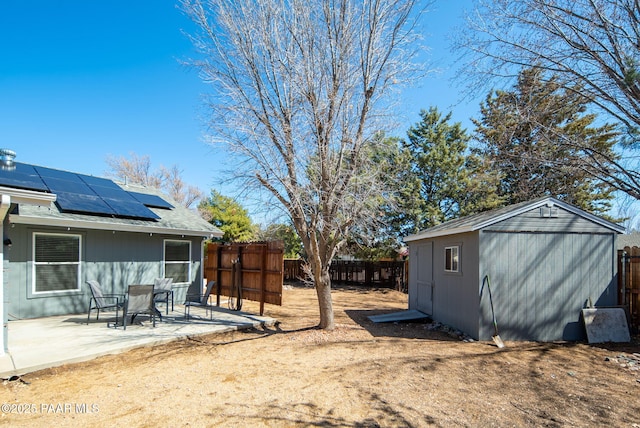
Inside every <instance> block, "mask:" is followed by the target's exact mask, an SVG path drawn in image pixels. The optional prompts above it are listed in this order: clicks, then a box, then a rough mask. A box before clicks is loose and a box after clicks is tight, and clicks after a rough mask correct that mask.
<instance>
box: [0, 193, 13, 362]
mask: <svg viewBox="0 0 640 428" xmlns="http://www.w3.org/2000/svg"><path fill="white" fill-rule="evenodd" d="M9 207H11V196H9V195H1V196H0V219H1V220H2V224H3V226H4V220H5V218H6V217H7V213H8V212H9ZM0 242H2V243H3V244H2V246H1V247H0V266H1V267H2V269H0V316H2V335H0V356H3V355H4V354H5V352H6V351H7V350H8V348H7V346H8V345H9V343H8V337H9V335H8V325H7V323H8V319H9V317H8V315H7V304H6V303H7V302H6V301H5V293H4V289H5V283H4V270H5V267H4V248H5V246H4V227H0Z"/></svg>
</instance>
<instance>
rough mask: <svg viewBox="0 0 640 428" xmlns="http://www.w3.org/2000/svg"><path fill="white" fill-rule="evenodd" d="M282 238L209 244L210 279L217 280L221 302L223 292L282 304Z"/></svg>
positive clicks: (207, 266) (207, 274) (207, 267)
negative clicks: (278, 239) (268, 240)
mask: <svg viewBox="0 0 640 428" xmlns="http://www.w3.org/2000/svg"><path fill="white" fill-rule="evenodd" d="M283 256H284V243H283V242H282V241H271V242H251V243H235V244H216V243H211V244H208V246H207V258H206V261H205V268H204V273H205V277H206V278H207V281H211V280H215V281H216V293H217V305H218V306H220V296H228V297H229V298H230V299H235V301H236V302H240V304H239V305H237V306H236V307H235V308H234V309H238V310H240V308H241V302H242V299H246V300H252V301H255V302H260V315H263V314H264V304H265V303H269V304H272V305H282V284H283V272H284V268H283V258H284V257H283Z"/></svg>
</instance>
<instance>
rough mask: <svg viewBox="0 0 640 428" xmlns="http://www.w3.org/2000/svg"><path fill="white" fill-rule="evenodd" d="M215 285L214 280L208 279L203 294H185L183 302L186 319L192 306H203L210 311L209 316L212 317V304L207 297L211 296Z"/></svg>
mask: <svg viewBox="0 0 640 428" xmlns="http://www.w3.org/2000/svg"><path fill="white" fill-rule="evenodd" d="M215 285H216V282H215V281H209V283H208V284H207V288H206V289H205V292H204V294H195V295H187V299H186V301H185V302H184V316H185V318H186V319H187V320H188V319H189V315H190V313H191V307H192V306H196V307H200V308H205V309H206V311H207V312H208V313H210V315H211V316H210V318H211V319H212V318H213V311H212V310H211V309H212V306H211V305H209V297H210V296H211V292H212V291H213V287H214V286H215ZM205 314H206V312H205Z"/></svg>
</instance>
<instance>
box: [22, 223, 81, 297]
mask: <svg viewBox="0 0 640 428" xmlns="http://www.w3.org/2000/svg"><path fill="white" fill-rule="evenodd" d="M42 235H48V236H64V237H70V238H74V237H75V238H78V261H77V262H61V263H58V264H69V265H77V266H78V272H77V278H76V285H77V287H76V288H67V289H59V290H47V291H36V279H37V275H36V268H37V266H42V265H43V264H40V263H38V262H36V250H37V247H36V237H37V236H42ZM31 237H32V245H31V260H32V261H33V262H32V263H31V266H32V267H31V293H30V296H33V297H36V296H47V295H59V294H68V293H75V292H78V291H81V290H82V280H81V278H82V235H81V234H79V233H60V232H56V233H52V232H33V233H32V235H31Z"/></svg>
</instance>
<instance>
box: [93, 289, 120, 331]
mask: <svg viewBox="0 0 640 428" xmlns="http://www.w3.org/2000/svg"><path fill="white" fill-rule="evenodd" d="M87 284H88V285H89V289H90V290H91V298H90V299H89V309H88V310H87V324H89V320H90V318H91V310H92V309H96V310H97V313H96V320H97V319H98V318H99V317H100V311H105V310H115V311H116V325H117V324H118V311H119V310H120V309H122V307H123V305H124V296H123V295H122V294H105V293H103V292H102V286H101V285H100V283H99V282H98V281H95V280H88V281H87Z"/></svg>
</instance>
